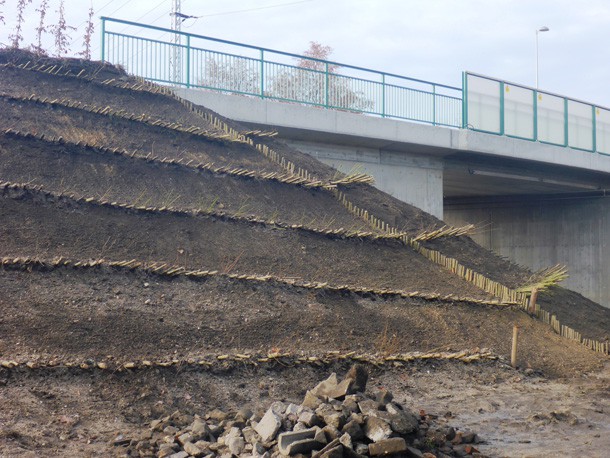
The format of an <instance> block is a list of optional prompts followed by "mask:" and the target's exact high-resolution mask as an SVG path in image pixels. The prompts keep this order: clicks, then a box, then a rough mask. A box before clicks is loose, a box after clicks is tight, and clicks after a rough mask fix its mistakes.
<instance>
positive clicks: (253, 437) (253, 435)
mask: <svg viewBox="0 0 610 458" xmlns="http://www.w3.org/2000/svg"><path fill="white" fill-rule="evenodd" d="M241 433H242V435H243V436H244V439H245V440H246V442H248V443H249V444H254V443H256V442H259V441H260V440H261V437H260V436H259V435H258V433H257V432H256V431H254V428H252V427H251V426H246V427H245V428H244V429H242V430H241Z"/></svg>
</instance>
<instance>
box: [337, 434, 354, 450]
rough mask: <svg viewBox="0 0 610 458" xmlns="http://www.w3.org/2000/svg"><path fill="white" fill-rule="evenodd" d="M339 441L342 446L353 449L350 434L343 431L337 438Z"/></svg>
mask: <svg viewBox="0 0 610 458" xmlns="http://www.w3.org/2000/svg"><path fill="white" fill-rule="evenodd" d="M339 442H340V443H341V445H343V447H345V448H349V449H350V450H353V448H354V445H353V443H352V436H350V435H349V434H347V433H344V434H343V435H342V436H341V437H340V438H339Z"/></svg>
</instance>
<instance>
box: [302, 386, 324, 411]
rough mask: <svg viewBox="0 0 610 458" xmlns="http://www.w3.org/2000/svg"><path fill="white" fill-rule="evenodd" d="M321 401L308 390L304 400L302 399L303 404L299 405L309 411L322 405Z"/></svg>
mask: <svg viewBox="0 0 610 458" xmlns="http://www.w3.org/2000/svg"><path fill="white" fill-rule="evenodd" d="M322 402H323V401H322V399H320V398H319V397H317V396H316V395H315V394H313V393H312V392H311V390H308V391H307V392H306V393H305V399H303V402H302V403H301V405H302V406H303V407H307V408H309V409H314V410H315V409H317V408H318V407H319V406H320V404H322Z"/></svg>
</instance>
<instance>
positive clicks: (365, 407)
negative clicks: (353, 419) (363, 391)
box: [358, 399, 381, 415]
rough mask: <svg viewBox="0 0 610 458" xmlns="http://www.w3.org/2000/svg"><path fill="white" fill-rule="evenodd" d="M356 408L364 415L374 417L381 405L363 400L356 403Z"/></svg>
mask: <svg viewBox="0 0 610 458" xmlns="http://www.w3.org/2000/svg"><path fill="white" fill-rule="evenodd" d="M358 407H359V408H360V412H362V413H363V414H364V415H375V414H376V413H377V412H378V411H379V409H380V408H381V404H379V403H378V402H377V401H374V400H372V399H363V400H362V401H360V402H359V403H358Z"/></svg>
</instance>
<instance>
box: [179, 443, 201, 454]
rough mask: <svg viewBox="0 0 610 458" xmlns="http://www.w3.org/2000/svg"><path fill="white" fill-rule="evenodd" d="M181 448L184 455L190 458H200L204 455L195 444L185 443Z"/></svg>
mask: <svg viewBox="0 0 610 458" xmlns="http://www.w3.org/2000/svg"><path fill="white" fill-rule="evenodd" d="M183 448H184V451H185V452H186V453H188V454H189V455H190V456H193V457H195V458H200V457H202V456H203V455H205V452H204V451H203V450H201V449H200V448H199V447H197V446H196V445H195V444H193V443H192V442H187V443H186V444H184V447H183Z"/></svg>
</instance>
